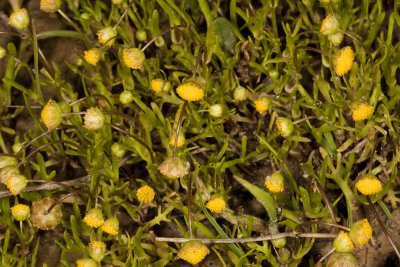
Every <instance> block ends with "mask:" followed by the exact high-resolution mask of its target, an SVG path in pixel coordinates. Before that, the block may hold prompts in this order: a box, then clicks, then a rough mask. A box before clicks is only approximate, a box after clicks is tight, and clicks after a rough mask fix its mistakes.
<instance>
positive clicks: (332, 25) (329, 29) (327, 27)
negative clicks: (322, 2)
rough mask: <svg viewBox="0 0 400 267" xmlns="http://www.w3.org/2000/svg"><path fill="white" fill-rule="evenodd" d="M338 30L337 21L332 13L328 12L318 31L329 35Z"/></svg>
mask: <svg viewBox="0 0 400 267" xmlns="http://www.w3.org/2000/svg"><path fill="white" fill-rule="evenodd" d="M338 30H339V21H338V20H337V18H336V16H335V15H334V14H332V13H330V14H328V15H327V16H326V17H325V18H324V20H323V21H322V24H321V29H320V30H319V32H320V33H321V34H323V35H331V34H335V33H337V31H338Z"/></svg>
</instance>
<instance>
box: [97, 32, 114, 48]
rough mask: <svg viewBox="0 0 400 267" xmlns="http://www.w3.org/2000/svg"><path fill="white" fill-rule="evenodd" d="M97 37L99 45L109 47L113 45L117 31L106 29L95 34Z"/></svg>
mask: <svg viewBox="0 0 400 267" xmlns="http://www.w3.org/2000/svg"><path fill="white" fill-rule="evenodd" d="M97 37H98V40H99V43H100V44H104V45H106V46H108V47H110V46H112V45H113V44H114V41H115V37H117V30H116V29H114V28H113V27H106V28H104V29H101V30H99V31H98V32H97Z"/></svg>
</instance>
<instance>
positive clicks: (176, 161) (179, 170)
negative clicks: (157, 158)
mask: <svg viewBox="0 0 400 267" xmlns="http://www.w3.org/2000/svg"><path fill="white" fill-rule="evenodd" d="M189 169H190V164H189V162H187V161H184V160H182V159H180V158H178V157H171V158H168V159H166V160H164V161H163V162H162V163H161V164H160V165H159V166H158V170H159V171H160V173H161V174H162V175H164V176H166V177H167V178H169V179H171V180H175V179H178V178H181V177H183V176H185V175H188V174H189Z"/></svg>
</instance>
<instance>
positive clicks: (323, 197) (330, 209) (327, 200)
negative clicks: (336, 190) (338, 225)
mask: <svg viewBox="0 0 400 267" xmlns="http://www.w3.org/2000/svg"><path fill="white" fill-rule="evenodd" d="M311 181H312V183H313V184H314V185H315V187H316V188H317V190H318V192H319V193H320V194H321V196H322V199H323V201H324V203H325V205H326V207H327V208H328V211H329V214H330V215H331V219H332V222H336V216H335V213H334V212H333V208H332V205H331V203H330V202H329V199H328V197H327V195H326V194H325V191H324V189H323V188H322V186H321V184H320V183H319V181H318V180H317V179H315V177H311Z"/></svg>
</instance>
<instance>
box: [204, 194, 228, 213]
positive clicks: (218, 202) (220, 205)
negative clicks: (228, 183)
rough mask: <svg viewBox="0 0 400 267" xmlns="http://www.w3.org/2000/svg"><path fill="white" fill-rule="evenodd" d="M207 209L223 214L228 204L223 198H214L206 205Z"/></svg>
mask: <svg viewBox="0 0 400 267" xmlns="http://www.w3.org/2000/svg"><path fill="white" fill-rule="evenodd" d="M206 207H207V209H209V210H210V211H212V212H215V213H221V212H223V211H224V209H225V208H226V202H225V200H224V198H223V197H221V196H213V197H212V198H211V199H210V200H209V201H208V202H207V205H206Z"/></svg>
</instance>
